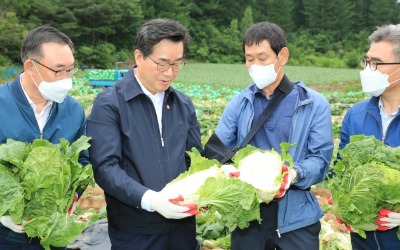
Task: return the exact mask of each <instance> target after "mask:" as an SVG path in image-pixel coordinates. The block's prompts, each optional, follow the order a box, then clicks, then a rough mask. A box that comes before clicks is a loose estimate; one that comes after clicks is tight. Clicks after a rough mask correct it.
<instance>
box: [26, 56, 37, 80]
mask: <svg viewBox="0 0 400 250" xmlns="http://www.w3.org/2000/svg"><path fill="white" fill-rule="evenodd" d="M33 63H34V62H33V61H32V60H29V59H28V60H25V62H24V63H23V67H24V72H25V73H26V74H28V75H30V76H31V75H33V74H34V73H35V71H36V69H35V65H33Z"/></svg>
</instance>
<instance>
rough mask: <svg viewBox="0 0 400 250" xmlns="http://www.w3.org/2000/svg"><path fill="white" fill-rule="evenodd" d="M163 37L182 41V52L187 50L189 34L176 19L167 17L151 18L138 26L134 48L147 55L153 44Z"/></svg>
mask: <svg viewBox="0 0 400 250" xmlns="http://www.w3.org/2000/svg"><path fill="white" fill-rule="evenodd" d="M163 39H169V40H171V41H173V42H181V41H182V42H183V46H184V52H186V51H187V48H188V46H189V42H190V39H191V37H190V35H189V32H188V31H187V29H186V28H185V27H184V26H183V25H182V24H181V23H179V22H178V21H175V20H172V19H168V18H158V19H152V20H150V21H148V22H146V23H144V24H143V25H142V26H140V28H139V30H138V32H137V35H136V41H135V49H138V50H140V51H141V52H142V54H143V56H144V57H147V56H148V55H150V54H151V53H152V52H153V48H154V46H155V45H156V44H157V43H159V42H160V41H161V40H163Z"/></svg>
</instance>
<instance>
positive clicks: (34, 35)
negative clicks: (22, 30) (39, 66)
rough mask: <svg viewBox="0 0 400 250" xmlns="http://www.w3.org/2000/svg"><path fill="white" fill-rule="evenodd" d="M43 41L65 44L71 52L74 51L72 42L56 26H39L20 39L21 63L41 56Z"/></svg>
mask: <svg viewBox="0 0 400 250" xmlns="http://www.w3.org/2000/svg"><path fill="white" fill-rule="evenodd" d="M44 43H58V44H62V45H64V44H66V45H68V46H69V47H70V48H71V50H72V52H73V51H74V44H73V42H72V41H71V39H70V38H69V37H68V36H67V35H65V34H64V33H62V32H61V31H59V30H58V29H56V28H53V27H49V26H40V27H37V28H35V29H33V30H31V31H30V32H29V33H28V34H27V35H26V36H25V38H24V40H23V41H22V48H21V61H22V63H24V62H25V61H26V60H28V59H30V58H33V59H36V60H39V59H41V58H43V56H44V54H43V51H42V44H44Z"/></svg>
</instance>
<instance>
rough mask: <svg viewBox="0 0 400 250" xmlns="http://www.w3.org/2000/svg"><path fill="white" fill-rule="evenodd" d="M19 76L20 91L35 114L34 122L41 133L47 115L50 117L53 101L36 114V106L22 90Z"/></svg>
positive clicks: (48, 102) (47, 117)
mask: <svg viewBox="0 0 400 250" xmlns="http://www.w3.org/2000/svg"><path fill="white" fill-rule="evenodd" d="M21 76H22V74H21ZM21 76H20V82H21V87H22V90H23V91H24V94H25V96H26V99H27V100H28V102H29V105H30V106H31V107H32V109H33V113H35V118H36V121H37V123H38V126H39V129H40V132H41V133H42V132H43V128H44V126H45V125H46V122H47V120H48V119H49V115H50V111H51V107H52V105H53V101H47V105H46V107H44V109H43V110H42V111H41V112H40V113H37V112H36V104H35V103H34V102H33V101H32V100H31V98H29V96H28V94H27V93H26V91H25V89H24V86H23V85H22V81H21Z"/></svg>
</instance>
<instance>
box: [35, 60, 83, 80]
mask: <svg viewBox="0 0 400 250" xmlns="http://www.w3.org/2000/svg"><path fill="white" fill-rule="evenodd" d="M31 60H32V61H34V62H35V63H37V64H39V65H41V66H43V67H45V68H46V69H48V70H51V71H53V72H54V75H55V77H56V78H62V77H64V76H66V75H68V76H72V75H73V74H74V73H76V72H77V71H78V70H79V68H78V67H77V66H74V67H73V68H72V69H62V70H54V69H52V68H49V67H47V66H46V65H44V64H41V63H40V62H38V61H36V60H35V59H31Z"/></svg>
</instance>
